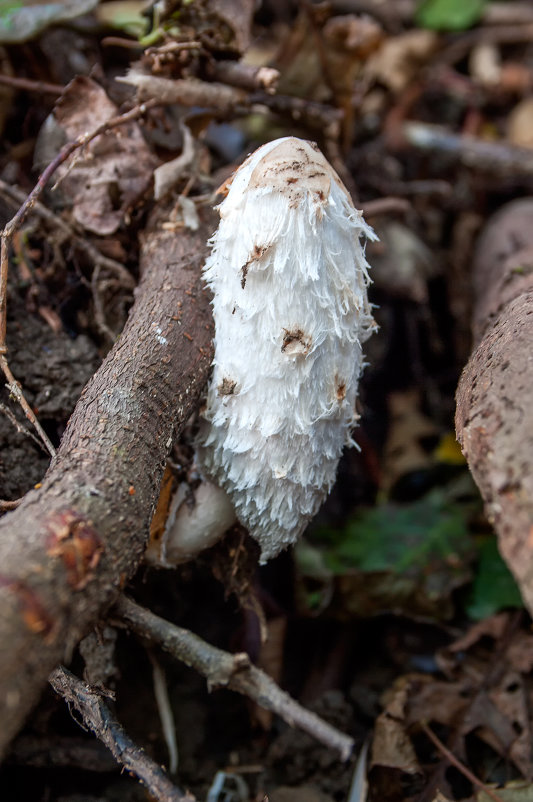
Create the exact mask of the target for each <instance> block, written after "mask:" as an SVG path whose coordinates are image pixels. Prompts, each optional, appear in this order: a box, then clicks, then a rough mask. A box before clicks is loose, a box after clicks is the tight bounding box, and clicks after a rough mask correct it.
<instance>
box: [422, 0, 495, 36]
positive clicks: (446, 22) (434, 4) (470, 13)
mask: <svg viewBox="0 0 533 802" xmlns="http://www.w3.org/2000/svg"><path fill="white" fill-rule="evenodd" d="M486 4H487V0H422V2H421V3H420V5H419V6H418V8H417V11H416V13H415V21H416V23H417V25H420V27H422V28H430V29H431V30H434V31H464V30H465V29H466V28H470V27H471V26H472V25H475V24H476V22H479V20H480V19H481V16H482V14H483V11H484V9H485V6H486Z"/></svg>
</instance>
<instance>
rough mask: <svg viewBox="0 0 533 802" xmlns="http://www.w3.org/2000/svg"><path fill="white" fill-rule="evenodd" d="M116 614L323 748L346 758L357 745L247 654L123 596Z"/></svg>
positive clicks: (214, 682)
mask: <svg viewBox="0 0 533 802" xmlns="http://www.w3.org/2000/svg"><path fill="white" fill-rule="evenodd" d="M113 612H114V613H115V614H118V616H119V619H118V623H119V624H120V623H121V624H122V625H123V626H124V625H126V626H127V628H128V629H131V630H132V631H133V632H136V633H137V635H140V636H141V637H143V638H148V640H150V641H152V642H153V643H157V644H159V646H161V647H162V648H163V649H165V651H167V652H169V653H170V654H171V655H172V656H173V657H175V658H176V659H177V660H181V661H182V662H183V663H185V664H186V665H188V666H190V667H191V668H194V669H195V670H196V671H198V673H199V674H203V676H204V677H205V678H206V679H207V684H208V687H209V688H215V687H217V686H224V687H226V688H229V689H230V690H232V691H237V692H238V693H242V694H244V695H245V696H248V697H249V698H250V699H253V700H254V701H255V702H257V704H258V705H260V706H261V707H264V708H265V710H271V711H272V712H273V713H277V715H278V716H280V717H281V718H282V719H283V720H284V721H286V722H287V723H288V724H290V726H291V727H299V728H300V729H301V730H303V731H304V732H307V733H308V734H309V735H311V736H312V737H313V738H316V739H317V741H320V743H323V744H324V745H325V746H329V747H330V748H331V749H336V750H337V751H338V752H340V755H341V758H342V760H347V759H348V758H349V757H350V755H351V753H352V750H353V746H354V742H353V740H352V738H349V737H348V736H347V735H344V733H342V732H339V730H337V729H336V728H335V727H333V726H332V725H331V724H328V723H327V722H326V721H324V720H323V719H321V718H320V717H319V716H317V715H316V714H315V713H312V712H311V711H310V710H306V708H305V707H302V706H301V705H299V704H298V702H296V701H295V700H294V699H292V697H290V696H289V694H288V693H285V691H282V690H281V688H280V687H279V686H278V685H276V683H275V682H274V680H273V679H271V678H270V677H269V676H268V674H265V672H264V671H261V670H260V669H259V668H256V667H255V666H254V665H252V663H251V662H250V658H249V657H248V655H247V654H246V653H244V652H241V653H239V654H230V653H229V652H224V651H222V649H217V648H216V647H215V646H211V645H210V644H209V643H206V642H205V641H203V640H202V639H201V638H199V637H198V636H197V635H194V634H193V633H192V632H188V631H187V630H186V629H182V628H181V627H177V626H175V625H174V624H171V623H170V622H168V621H165V620H164V619H163V618H159V616H157V615H155V614H154V613H152V612H150V611H149V610H145V609H144V608H143V607H140V606H139V605H138V604H136V603H135V602H133V601H131V599H128V598H126V597H125V596H120V597H119V599H118V601H117V603H116V605H115V607H114V611H113Z"/></svg>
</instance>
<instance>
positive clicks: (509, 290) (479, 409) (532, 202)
mask: <svg viewBox="0 0 533 802" xmlns="http://www.w3.org/2000/svg"><path fill="white" fill-rule="evenodd" d="M473 280H474V293H475V298H474V338H475V342H476V347H475V350H474V352H473V353H472V356H471V357H470V360H469V362H468V364H467V366H466V368H465V369H464V371H463V375H462V376H461V380H460V382H459V387H458V390H457V413H456V429H457V438H458V440H459V442H460V443H461V446H462V449H463V452H464V454H465V456H466V458H467V460H468V463H469V466H470V470H471V472H472V475H473V476H474V479H475V480H476V483H477V484H478V486H479V489H480V490H481V494H482V496H483V499H484V502H485V508H486V511H487V514H488V517H489V519H490V520H491V522H492V523H493V525H494V527H495V529H496V532H497V534H498V537H499V547H500V551H501V553H502V555H503V557H504V559H505V560H506V562H507V565H508V566H509V568H510V569H511V571H512V572H513V574H514V576H515V578H516V580H517V582H518V584H519V586H520V589H521V591H522V596H523V599H524V602H525V604H526V605H527V607H528V609H529V611H530V613H533V199H531V198H529V199H524V200H520V201H514V202H513V203H510V204H508V205H507V206H505V207H504V208H503V209H502V210H500V212H498V214H497V215H495V216H494V217H493V218H492V219H491V220H490V221H489V223H488V224H487V227H486V229H485V231H484V233H483V234H482V236H481V239H480V241H479V243H478V246H477V251H476V257H475V260H474V267H473Z"/></svg>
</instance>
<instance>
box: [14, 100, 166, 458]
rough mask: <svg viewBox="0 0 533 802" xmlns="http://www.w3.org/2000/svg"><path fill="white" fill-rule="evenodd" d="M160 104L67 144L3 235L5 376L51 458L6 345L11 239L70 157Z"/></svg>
mask: <svg viewBox="0 0 533 802" xmlns="http://www.w3.org/2000/svg"><path fill="white" fill-rule="evenodd" d="M156 105H158V102H157V101H156V100H148V101H146V103H141V104H139V105H137V106H134V107H133V108H132V109H130V110H129V111H127V112H125V113H124V114H120V115H118V116H116V117H111V118H110V119H109V120H106V121H105V122H103V123H100V125H98V126H96V128H94V129H93V130H92V131H89V132H87V133H85V134H82V135H80V136H78V137H77V138H76V139H74V140H73V141H72V142H68V143H67V144H66V145H64V146H63V147H62V148H61V150H60V151H59V153H58V154H57V156H56V157H55V158H54V159H53V160H52V161H51V162H50V164H49V165H48V166H47V167H46V168H45V169H44V170H43V172H42V173H41V175H40V176H39V178H38V180H37V183H36V184H35V186H34V188H33V189H32V191H31V192H30V194H29V195H28V196H27V197H26V199H25V201H24V203H23V204H22V205H21V206H20V208H19V209H18V211H17V213H16V214H15V216H14V217H12V218H11V220H10V221H9V222H8V223H7V225H6V226H5V228H4V230H3V231H2V234H1V245H0V367H1V368H2V371H3V372H4V375H5V377H6V379H7V381H8V383H9V389H10V391H11V392H12V394H13V395H14V396H15V398H16V399H17V401H18V402H19V404H20V405H21V407H22V409H23V410H24V414H25V415H26V417H27V418H28V420H30V421H31V423H32V424H33V426H34V427H35V429H36V430H37V432H38V433H39V435H40V437H41V438H42V441H43V443H44V444H45V445H46V448H47V449H48V451H49V452H50V455H51V456H54V455H55V449H54V447H53V445H52V443H51V442H50V440H49V439H48V437H47V436H46V434H45V432H44V431H43V429H42V427H41V425H40V424H39V422H38V420H37V418H36V416H35V413H34V412H33V410H32V409H31V407H30V405H29V404H28V402H27V401H26V399H25V398H24V394H23V393H22V390H21V389H20V386H19V384H18V382H17V381H16V379H15V377H14V376H13V374H12V372H11V370H10V368H9V365H8V362H7V357H6V354H7V346H6V333H7V276H8V270H9V246H10V243H11V239H12V237H13V234H14V233H15V231H16V230H17V229H18V228H19V226H20V225H21V224H22V222H23V221H24V218H25V217H26V215H27V214H28V213H29V212H30V211H31V210H32V209H33V208H34V206H35V204H36V203H37V201H38V199H39V196H40V195H41V193H42V191H43V190H44V188H45V186H46V184H47V183H48V181H49V180H50V178H51V176H52V175H53V174H54V173H55V171H56V170H57V169H58V167H59V166H60V165H61V164H63V163H64V162H65V161H66V160H67V159H68V158H69V156H71V155H72V153H74V152H75V151H76V150H78V149H79V148H82V147H84V146H85V145H87V144H88V143H89V142H91V141H92V140H93V139H95V138H96V137H97V136H100V134H103V133H106V132H107V131H110V130H111V129H113V128H117V127H118V126H120V125H124V124H126V123H128V122H132V121H133V120H137V119H139V118H140V117H142V116H143V115H144V114H145V113H146V111H147V110H148V109H150V108H153V107H154V106H156Z"/></svg>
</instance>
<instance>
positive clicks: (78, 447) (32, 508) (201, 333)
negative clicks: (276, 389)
mask: <svg viewBox="0 0 533 802" xmlns="http://www.w3.org/2000/svg"><path fill="white" fill-rule="evenodd" d="M202 215H203V222H202V225H201V226H200V229H199V230H198V231H197V232H195V233H191V232H188V231H180V232H179V233H171V232H168V231H163V230H158V229H157V227H156V226H155V224H154V226H153V227H152V230H151V233H150V234H148V235H145V239H144V243H143V248H142V258H141V269H142V280H141V284H140V287H139V289H138V290H137V294H136V300H135V303H134V306H133V308H132V311H131V313H130V317H129V319H128V322H127V324H126V327H125V329H124V332H123V334H122V335H121V337H120V338H119V340H118V342H117V343H116V344H115V346H114V347H113V349H112V351H111V352H110V354H109V355H108V357H107V358H106V360H105V361H104V363H103V364H102V366H101V367H100V369H99V370H98V371H97V373H96V374H95V375H94V377H93V378H92V379H91V381H90V382H89V383H88V385H87V387H86V388H85V390H84V391H83V393H82V395H81V398H80V400H79V402H78V404H77V406H76V409H75V411H74V413H73V415H72V417H71V419H70V421H69V424H68V427H67V430H66V432H65V435H64V437H63V439H62V442H61V445H60V448H59V451H58V453H57V456H56V458H55V459H54V460H53V463H52V465H51V467H50V469H49V471H48V473H47V475H46V477H45V479H44V481H43V483H42V487H40V489H38V490H34V491H31V492H30V493H29V494H28V495H27V497H26V498H25V499H24V501H23V502H22V504H21V505H20V506H19V508H18V509H16V510H15V511H14V512H11V513H8V514H7V515H5V516H4V518H3V519H2V520H1V521H0V720H1V721H2V727H1V728H0V752H1V751H2V750H4V749H5V747H6V745H7V744H8V743H9V741H10V739H11V738H12V737H13V735H14V734H15V733H16V732H17V730H18V729H19V727H20V726H21V724H22V722H23V721H24V718H25V716H26V715H27V714H28V712H29V710H30V709H31V707H32V705H33V704H34V703H35V702H36V700H37V699H38V696H39V693H40V691H41V689H42V687H43V685H44V684H45V682H46V680H47V677H48V675H49V674H50V672H51V670H52V669H53V668H54V667H55V666H56V665H57V664H58V663H59V662H60V661H62V660H68V658H69V654H70V653H71V652H72V649H73V648H74V646H75V645H76V644H77V642H78V641H79V640H80V638H81V637H82V636H83V635H85V634H86V633H87V631H88V630H89V629H90V627H91V626H92V625H94V624H95V623H96V621H97V620H98V619H99V618H100V617H101V616H102V614H103V613H104V612H105V610H106V608H107V607H108V606H109V605H110V604H111V603H112V602H113V601H114V600H115V598H116V596H117V593H118V591H119V589H120V588H121V587H122V586H123V585H124V583H125V582H126V581H127V579H128V578H129V577H130V576H131V575H132V573H133V572H134V571H135V569H136V567H137V565H138V563H139V560H140V558H141V556H142V553H143V547H144V544H145V540H146V537H147V534H148V528H149V523H150V518H151V514H152V511H153V507H154V504H155V502H156V500H157V494H158V491H159V485H160V480H161V476H162V472H163V467H164V464H165V458H166V456H167V454H168V451H169V449H170V446H171V443H172V440H173V437H174V436H175V435H176V433H177V432H178V431H179V429H180V427H181V426H183V424H184V423H185V421H186V420H187V418H188V417H189V416H190V414H191V412H192V411H193V409H194V408H195V406H196V404H197V402H198V398H199V396H200V393H201V391H202V388H203V386H204V383H205V381H206V378H207V375H208V371H209V366H210V363H211V359H212V349H211V338H212V319H211V312H210V308H209V298H208V296H207V293H206V291H205V290H204V289H203V285H202V284H201V279H200V269H201V265H202V263H203V259H204V257H205V254H206V246H205V243H206V240H207V238H208V236H209V234H210V233H211V230H212V228H213V227H214V220H213V217H212V213H211V212H208V211H207V210H204V211H203V213H202Z"/></svg>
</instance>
